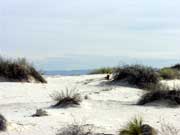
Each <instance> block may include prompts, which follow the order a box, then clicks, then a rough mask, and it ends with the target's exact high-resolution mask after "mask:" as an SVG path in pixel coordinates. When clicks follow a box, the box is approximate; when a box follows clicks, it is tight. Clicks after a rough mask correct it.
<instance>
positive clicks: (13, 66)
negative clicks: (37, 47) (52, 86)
mask: <svg viewBox="0 0 180 135" xmlns="http://www.w3.org/2000/svg"><path fill="white" fill-rule="evenodd" d="M0 77H2V78H4V79H6V80H8V81H26V82H29V81H30V80H31V79H32V78H33V79H34V80H35V81H37V82H41V83H46V80H45V79H44V78H43V77H42V76H41V74H40V73H39V72H38V71H36V69H35V68H34V67H33V66H32V65H31V64H29V63H28V62H27V61H26V59H24V58H22V59H16V60H10V59H5V58H2V57H0Z"/></svg>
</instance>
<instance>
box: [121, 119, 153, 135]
mask: <svg viewBox="0 0 180 135" xmlns="http://www.w3.org/2000/svg"><path fill="white" fill-rule="evenodd" d="M119 135H156V131H155V130H154V129H153V128H152V127H151V126H149V125H147V124H143V120H142V118H134V119H133V120H132V121H130V122H128V124H127V125H126V127H125V128H123V129H121V130H120V132H119Z"/></svg>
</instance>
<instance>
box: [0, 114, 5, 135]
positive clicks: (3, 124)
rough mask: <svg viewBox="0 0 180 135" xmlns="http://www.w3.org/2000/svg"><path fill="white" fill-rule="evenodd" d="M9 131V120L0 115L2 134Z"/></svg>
mask: <svg viewBox="0 0 180 135" xmlns="http://www.w3.org/2000/svg"><path fill="white" fill-rule="evenodd" d="M6 130H7V120H6V119H5V117H4V116H3V115H1V114H0V132H1V131H6Z"/></svg>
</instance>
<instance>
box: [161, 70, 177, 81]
mask: <svg viewBox="0 0 180 135" xmlns="http://www.w3.org/2000/svg"><path fill="white" fill-rule="evenodd" d="M159 74H160V76H161V78H162V79H171V80H172V79H180V71H178V70H177V69H173V68H162V69H160V70H159Z"/></svg>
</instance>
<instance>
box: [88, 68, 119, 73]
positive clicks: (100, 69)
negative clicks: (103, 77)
mask: <svg viewBox="0 0 180 135" xmlns="http://www.w3.org/2000/svg"><path fill="white" fill-rule="evenodd" d="M115 69H116V68H111V67H103V68H99V69H95V70H93V71H91V72H90V73H89V74H112V73H113V72H114V70H115Z"/></svg>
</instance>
